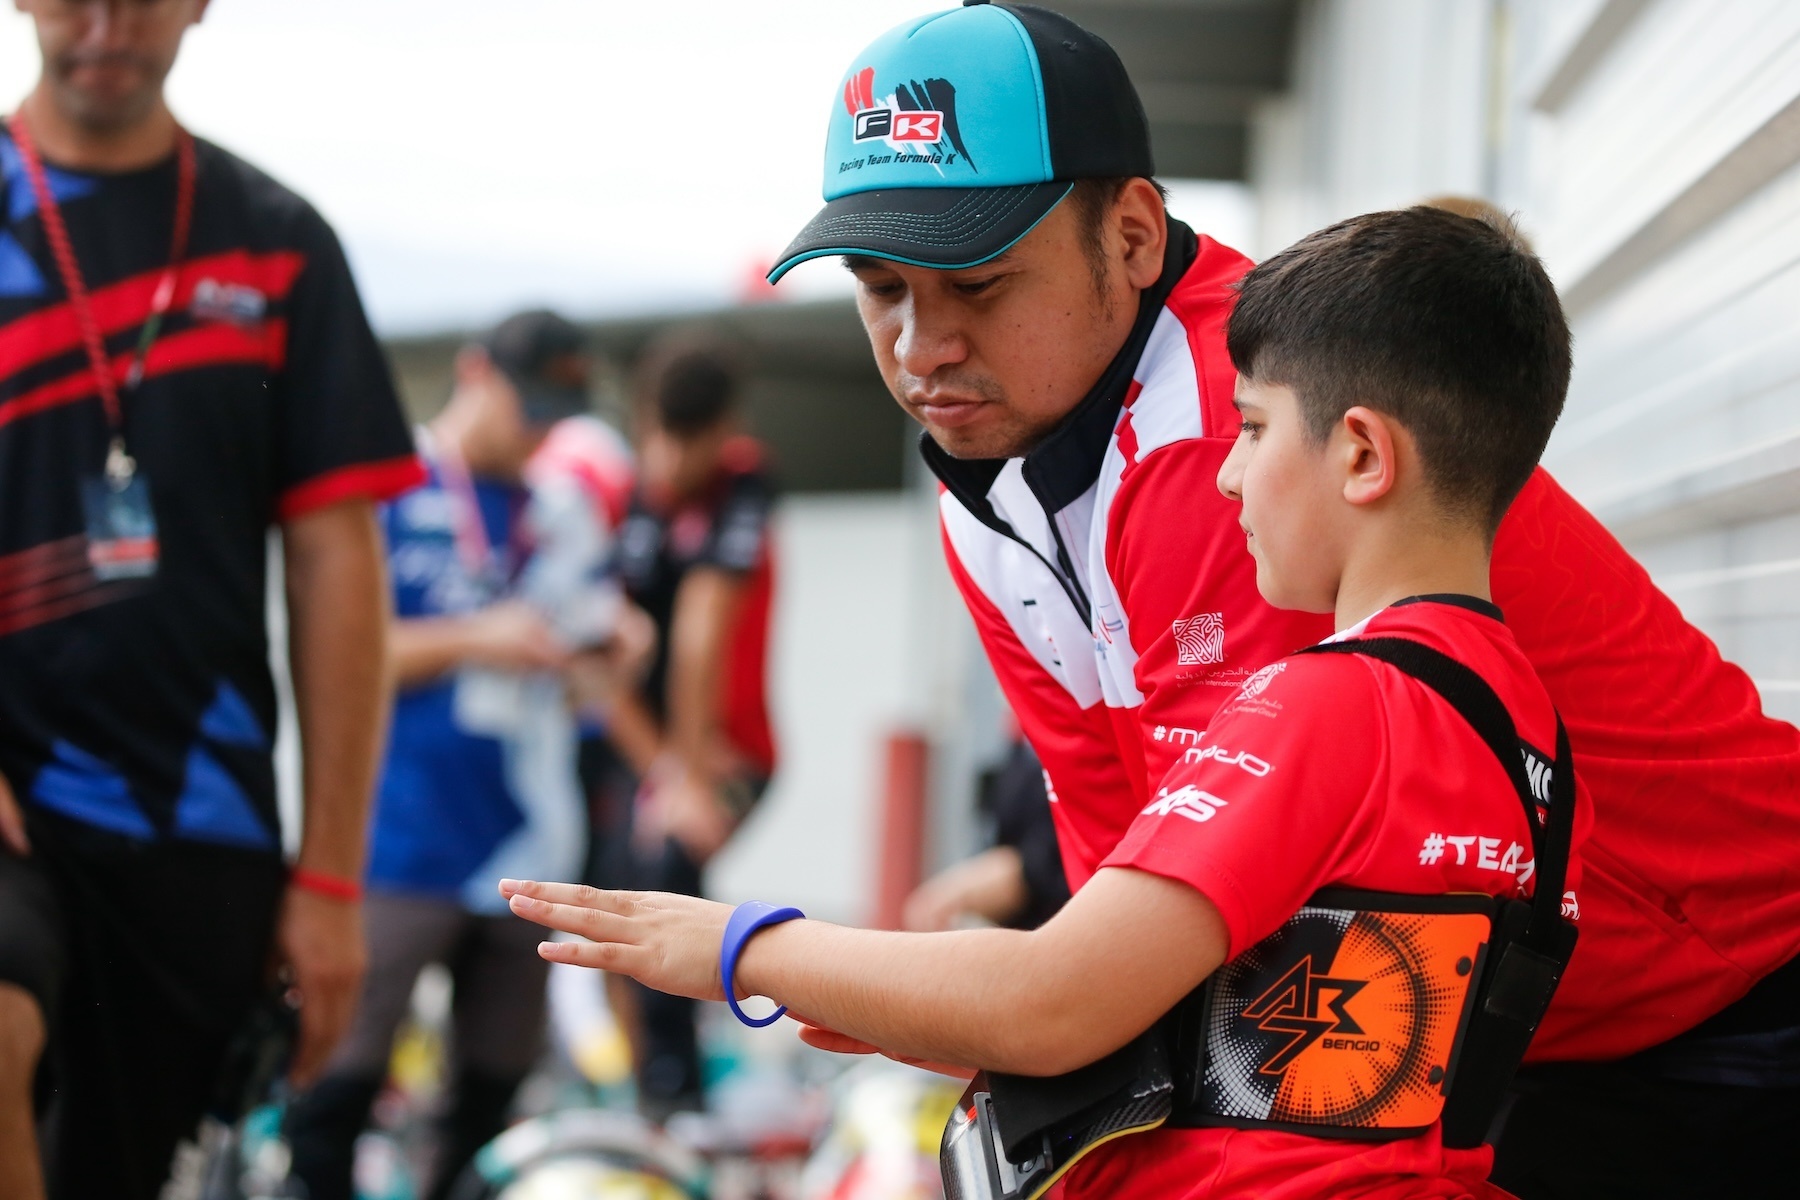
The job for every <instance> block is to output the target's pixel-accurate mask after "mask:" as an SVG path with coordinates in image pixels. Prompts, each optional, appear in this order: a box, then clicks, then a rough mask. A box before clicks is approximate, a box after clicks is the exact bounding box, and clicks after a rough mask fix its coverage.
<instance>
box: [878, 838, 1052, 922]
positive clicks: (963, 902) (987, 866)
mask: <svg viewBox="0 0 1800 1200" xmlns="http://www.w3.org/2000/svg"><path fill="white" fill-rule="evenodd" d="M1030 900H1031V894H1030V892H1029V891H1028V890H1027V888H1026V886H1025V860H1024V859H1023V858H1021V857H1020V856H1019V852H1018V851H1017V850H1015V849H1013V848H1012V847H1011V846H995V847H993V848H992V849H989V850H984V851H982V852H981V853H980V854H977V855H976V856H975V857H973V858H967V859H964V860H963V861H962V862H959V863H955V864H953V865H951V866H948V867H945V868H944V869H943V870H942V871H939V872H938V873H937V874H936V875H933V876H932V877H931V878H930V879H927V880H926V881H925V882H924V883H922V884H920V885H919V886H918V887H917V888H916V889H914V891H913V894H912V895H910V896H908V897H907V898H906V905H905V907H903V908H902V909H901V913H900V923H901V926H902V927H903V928H906V929H913V930H917V931H919V932H921V933H934V932H936V931H938V930H940V929H955V928H957V927H958V925H960V924H962V923H963V922H964V921H965V920H966V919H968V918H970V917H977V918H980V919H981V920H983V921H990V922H992V923H993V924H995V925H1004V924H1005V923H1006V922H1008V921H1010V920H1011V919H1012V918H1014V917H1016V916H1018V915H1019V914H1020V913H1021V912H1024V911H1025V905H1026V904H1027V903H1029V902H1030Z"/></svg>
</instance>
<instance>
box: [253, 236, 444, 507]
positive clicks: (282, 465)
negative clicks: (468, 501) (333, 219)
mask: <svg viewBox="0 0 1800 1200" xmlns="http://www.w3.org/2000/svg"><path fill="white" fill-rule="evenodd" d="M296 242H297V243H298V245H299V248H300V250H301V252H302V253H303V254H304V255H305V258H306V265H305V267H304V268H303V269H302V270H301V272H300V276H299V278H298V279H297V280H295V283H294V290H293V292H292V293H291V296H290V298H289V301H288V306H287V326H288V327H287V344H286V354H285V357H284V361H283V364H282V368H281V371H280V372H279V374H278V376H277V378H276V383H275V386H276V388H277V389H278V409H277V413H278V415H277V418H276V419H277V422H278V429H277V437H278V443H277V449H276V464H275V483H276V490H277V500H276V515H277V517H278V518H279V519H280V520H282V521H291V520H293V519H294V518H295V517H299V516H303V515H304V514H306V513H309V512H312V511H314V510H317V509H321V508H325V507H327V506H329V505H332V504H336V503H339V502H340V501H343V500H350V499H357V498H361V499H369V500H385V499H388V498H389V497H392V496H395V495H398V494H399V493H401V492H403V491H406V490H407V489H409V488H412V487H414V486H416V485H417V484H418V483H420V482H421V481H422V480H423V479H424V468H423V467H422V466H421V465H420V463H419V461H418V458H417V456H416V455H415V454H414V452H413V443H412V436H411V433H410V431H409V430H408V428H407V423H406V418H405V416H404V415H403V414H402V412H401V408H400V398H399V396H398V394H397V393H396V392H395V390H394V381H393V378H392V376H391V375H390V374H389V372H388V365H387V360H386V359H385V358H384V357H383V356H382V353H381V347H380V346H379V345H378V344H377V343H376V341H375V334H374V331H373V330H371V329H370V328H369V322H368V318H367V317H366V316H365V315H364V313H363V307H362V300H361V299H360V298H359V297H358V295H357V292H356V284H355V281H354V280H353V279H352V278H351V276H350V266H349V263H347V262H346V261H345V259H344V252H343V249H342V247H341V246H339V245H338V240H337V237H336V235H335V234H333V233H332V231H331V228H330V226H328V225H326V224H325V221H324V219H323V218H321V217H320V216H319V215H318V214H317V213H315V212H313V211H312V210H311V209H310V208H309V209H306V210H305V211H304V213H303V215H302V217H301V218H300V221H299V228H298V231H297V236H296Z"/></svg>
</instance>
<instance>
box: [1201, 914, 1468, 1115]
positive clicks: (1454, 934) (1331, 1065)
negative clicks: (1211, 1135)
mask: <svg viewBox="0 0 1800 1200" xmlns="http://www.w3.org/2000/svg"><path fill="white" fill-rule="evenodd" d="M1395 902H1398V903H1397V904H1396V907H1397V909H1398V910H1397V911H1396V910H1395V909H1390V908H1388V907H1387V906H1388V904H1389V903H1395ZM1486 907H1487V897H1485V896H1483V897H1463V896H1457V897H1403V898H1384V897H1380V896H1377V895H1376V894H1373V893H1367V892H1364V893H1334V892H1331V891H1327V892H1323V893H1320V894H1319V895H1318V896H1316V897H1314V898H1313V900H1312V901H1311V902H1310V903H1308V904H1307V906H1306V907H1304V908H1302V909H1301V910H1300V911H1299V912H1298V913H1296V914H1295V915H1294V916H1293V917H1291V918H1289V919H1288V921H1287V923H1286V924H1284V925H1283V926H1282V927H1281V928H1280V929H1278V930H1276V931H1275V932H1274V933H1272V934H1270V935H1269V936H1268V937H1266V938H1264V939H1263V940H1262V941H1260V942H1258V943H1257V944H1256V945H1254V946H1251V947H1249V948H1248V949H1246V950H1245V951H1244V952H1243V953H1241V954H1239V955H1238V956H1237V957H1236V958H1234V959H1233V960H1232V961H1231V962H1229V963H1227V964H1226V965H1225V966H1224V967H1222V968H1221V969H1220V970H1219V971H1218V973H1217V974H1215V975H1214V976H1213V978H1212V980H1211V981H1210V983H1209V984H1208V996H1207V1004H1206V1015H1205V1018H1204V1026H1205V1030H1204V1034H1203V1036H1204V1038H1205V1041H1206V1065H1205V1068H1204V1070H1203V1071H1202V1073H1201V1079H1200V1081H1199V1082H1200V1087H1199V1092H1200V1103H1199V1106H1198V1107H1199V1108H1200V1109H1201V1110H1202V1111H1203V1112H1204V1113H1206V1114H1207V1115H1208V1116H1210V1118H1212V1119H1211V1120H1204V1121H1203V1122H1202V1123H1204V1124H1213V1123H1217V1124H1226V1125H1230V1124H1238V1123H1243V1122H1251V1123H1257V1124H1261V1123H1265V1122H1266V1123H1270V1124H1273V1125H1275V1126H1276V1127H1277V1128H1291V1129H1294V1130H1297V1131H1307V1132H1311V1131H1315V1130H1317V1131H1319V1132H1324V1131H1326V1130H1332V1131H1338V1132H1342V1131H1357V1133H1360V1134H1361V1135H1362V1136H1368V1135H1371V1134H1380V1135H1386V1136H1404V1135H1407V1134H1409V1133H1415V1132H1419V1131H1420V1130H1423V1129H1425V1128H1428V1127H1429V1126H1430V1125H1431V1123H1432V1122H1433V1121H1435V1120H1437V1118H1438V1116H1439V1115H1440V1114H1441V1113H1442V1111H1443V1107H1444V1099H1445V1094H1446V1077H1447V1075H1448V1072H1449V1070H1450V1067H1451V1065H1452V1063H1453V1061H1454V1059H1455V1055H1456V1047H1457V1043H1458V1041H1459V1039H1460V1035H1461V1032H1462V1025H1463V1021H1464V1017H1465V1014H1466V1012H1467V1002H1468V1000H1469V996H1470V989H1471V987H1472V986H1473V984H1474V982H1475V978H1476V970H1477V967H1478V966H1479V964H1480V963H1481V961H1482V956H1483V947H1484V945H1485V943H1486V942H1487V940H1488V936H1489V931H1490V928H1491V925H1490V916H1489V914H1488V912H1487V911H1486ZM1434 908H1435V909H1437V910H1438V911H1431V910H1432V909H1434ZM1472 909H1473V910H1476V911H1471V910H1472ZM1357 1133H1351V1134H1350V1136H1357Z"/></svg>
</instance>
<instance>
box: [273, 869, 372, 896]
mask: <svg viewBox="0 0 1800 1200" xmlns="http://www.w3.org/2000/svg"><path fill="white" fill-rule="evenodd" d="M288 882H289V883H291V884H292V885H293V886H295V887H297V888H300V889H301V890H302V891H308V892H312V893H313V894H314V895H317V896H325V897H327V898H329V899H332V900H343V901H347V902H351V903H354V902H355V901H357V900H361V899H362V892H363V890H362V884H360V883H358V882H356V880H354V879H345V878H344V877H343V876H341V875H327V874H326V873H325V872H323V871H314V870H311V869H309V868H307V867H295V868H294V869H293V870H292V871H291V872H289V874H288Z"/></svg>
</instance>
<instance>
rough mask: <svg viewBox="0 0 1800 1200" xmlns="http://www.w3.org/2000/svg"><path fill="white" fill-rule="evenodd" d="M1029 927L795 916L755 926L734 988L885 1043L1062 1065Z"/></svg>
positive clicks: (980, 1061)
mask: <svg viewBox="0 0 1800 1200" xmlns="http://www.w3.org/2000/svg"><path fill="white" fill-rule="evenodd" d="M1031 941H1032V935H1031V934H1029V933H1024V932H1021V931H1018V930H1009V929H972V930H962V931H958V932H954V933H930V934H917V933H888V932H882V931H877V930H868V929H846V928H844V927H842V926H837V925H830V924H826V923H825V922H822V921H795V922H791V923H789V924H786V925H777V926H774V927H773V928H770V929H765V930H763V931H762V932H761V933H758V934H757V935H756V936H755V937H754V938H752V939H751V942H750V944H749V946H748V947H746V949H745V951H744V954H743V956H742V958H741V959H740V960H739V964H738V974H737V986H738V992H739V994H740V995H742V994H748V993H755V994H761V995H767V996H770V997H772V998H774V999H776V1000H778V1001H780V1002H781V1003H783V1004H786V1005H787V1006H788V1007H789V1009H791V1010H792V1011H793V1013H794V1014H795V1015H796V1016H799V1017H803V1018H804V1019H805V1020H807V1021H809V1022H812V1023H815V1024H820V1025H824V1026H827V1027H829V1028H831V1029H835V1030H837V1031H838V1032H840V1033H845V1034H848V1035H850V1036H851V1037H854V1038H858V1039H861V1040H862V1041H865V1042H870V1043H872V1044H874V1045H877V1046H880V1047H881V1048H882V1049H883V1050H885V1051H888V1052H889V1053H891V1054H895V1055H902V1056H906V1057H910V1058H922V1059H929V1060H931V1061H934V1062H944V1063H951V1064H955V1065H959V1066H967V1067H979V1068H985V1069H990V1070H1003V1071H1009V1072H1013V1073H1017V1074H1053V1073H1055V1072H1056V1071H1057V1070H1059V1069H1062V1068H1060V1067H1059V1065H1058V1063H1057V1062H1056V1061H1055V1060H1054V1059H1055V1056H1054V1055H1053V1054H1052V1053H1050V1051H1051V1050H1052V1049H1053V1043H1054V1042H1055V1035H1054V1031H1053V1030H1050V1029H1048V1028H1045V1027H1044V1026H1045V1021H1044V1019H1043V1017H1042V1010H1044V1009H1047V1008H1049V1009H1053V1008H1055V1007H1056V1005H1057V1002H1058V1000H1059V997H1058V996H1056V995H1055V994H1054V993H1056V992H1057V991H1058V990H1059V989H1058V987H1057V981H1056V980H1054V979H1045V978H1041V977H1040V975H1041V974H1042V973H1041V972H1039V971H1036V970H1034V965H1035V963H1036V961H1037V959H1038V958H1039V957H1040V956H1038V955H1035V954H1034V949H1035V948H1034V947H1033V946H1032V945H1031Z"/></svg>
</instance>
